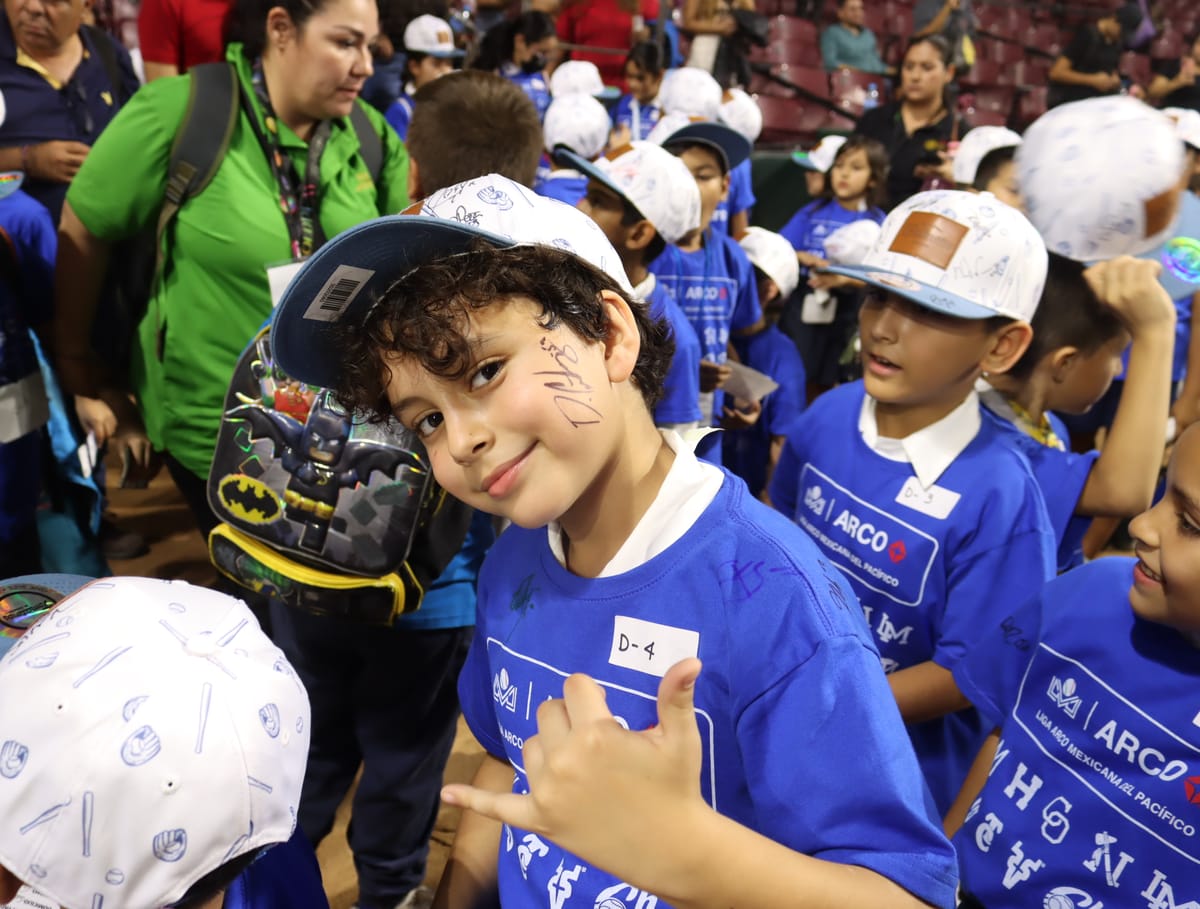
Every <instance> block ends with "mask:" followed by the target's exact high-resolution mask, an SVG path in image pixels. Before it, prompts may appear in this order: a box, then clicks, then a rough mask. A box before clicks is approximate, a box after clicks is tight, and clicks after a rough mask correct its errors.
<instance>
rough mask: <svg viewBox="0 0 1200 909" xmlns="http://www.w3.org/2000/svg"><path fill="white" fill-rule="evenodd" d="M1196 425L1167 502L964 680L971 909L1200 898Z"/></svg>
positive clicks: (1178, 449)
mask: <svg viewBox="0 0 1200 909" xmlns="http://www.w3.org/2000/svg"><path fill="white" fill-rule="evenodd" d="M1198 501H1200V428H1196V427H1194V426H1193V427H1191V428H1189V429H1187V430H1186V431H1184V433H1183V434H1182V436H1180V439H1179V441H1178V443H1177V444H1176V446H1175V450H1174V453H1173V454H1172V456H1171V462H1170V464H1169V466H1168V468H1167V490H1166V495H1165V496H1164V497H1163V498H1162V499H1161V500H1160V501H1159V502H1158V503H1157V504H1156V505H1155V506H1154V507H1153V508H1151V509H1150V510H1149V511H1147V512H1145V513H1143V514H1141V515H1139V516H1138V517H1136V518H1135V519H1134V520H1133V521H1132V522H1131V523H1130V526H1129V532H1130V535H1131V536H1132V537H1133V540H1134V553H1135V555H1136V558H1120V557H1109V558H1103V559H1097V560H1096V561H1094V562H1091V563H1089V564H1087V565H1084V566H1083V567H1081V568H1078V569H1076V570H1075V571H1071V572H1068V573H1067V574H1065V575H1062V576H1061V577H1059V578H1057V579H1056V580H1054V581H1052V582H1051V583H1050V584H1048V585H1047V586H1046V588H1045V589H1044V590H1043V591H1042V592H1041V593H1040V594H1039V595H1037V596H1035V597H1032V598H1031V599H1030V600H1028V601H1027V602H1026V603H1024V604H1022V605H1010V606H1009V608H1008V609H1006V610H1004V611H1002V612H1001V613H1000V614H999V615H998V617H997V618H996V619H995V620H994V621H992V622H991V623H990V624H989V625H988V626H987V627H986V629H985V631H984V633H983V634H982V635H980V636H979V638H978V639H977V640H976V641H975V642H974V643H973V644H972V646H971V647H970V648H969V649H968V651H967V654H966V656H965V658H964V659H963V660H962V662H960V663H959V664H958V666H957V667H956V668H955V670H954V675H955V680H956V681H957V682H958V685H959V687H960V688H961V689H962V692H963V693H964V694H965V695H966V696H967V697H969V698H970V699H971V701H972V702H973V703H974V704H975V705H976V706H977V708H978V710H979V712H980V713H981V714H982V715H983V717H984V718H985V720H986V721H987V723H988V724H989V726H992V727H995V731H993V732H992V734H991V735H990V736H989V737H988V739H987V741H986V743H985V745H984V747H983V748H982V749H981V750H980V752H979V755H978V757H977V759H976V761H975V764H974V766H973V767H972V770H971V775H970V778H969V779H968V780H967V783H966V785H965V786H964V787H963V790H962V792H961V793H960V795H959V797H958V799H957V800H956V801H955V804H954V807H953V809H952V810H951V813H950V815H949V816H948V817H947V819H946V828H947V830H948V831H950V832H952V833H954V843H955V846H956V847H957V851H958V856H959V863H960V868H961V870H962V883H963V889H964V891H965V892H964V899H963V902H962V903H961V905H962V906H963V907H979V906H987V907H988V909H1018V907H1021V909H1024V907H1027V906H1031V905H1032V906H1047V907H1064V909H1065V907H1068V906H1077V907H1085V906H1100V905H1102V904H1103V905H1105V906H1136V907H1139V909H1140V907H1143V906H1146V907H1152V909H1168V907H1179V909H1183V907H1185V906H1194V905H1196V904H1197V901H1200V883H1198V882H1200V876H1198V875H1197V873H1196V866H1197V864H1200V849H1198V848H1197V840H1196V830H1197V826H1198V825H1197V817H1196V815H1197V812H1196V804H1197V801H1200V796H1198V793H1200V776H1198V774H1197V770H1198V767H1200V760H1198V755H1200V723H1197V721H1196V702H1195V698H1194V696H1193V694H1194V692H1195V691H1196V683H1197V680H1198V677H1200V660H1198V659H1197V647H1198V646H1200V576H1198V575H1197V568H1198V567H1200V547H1198V544H1197V539H1200V510H1198V508H1197V502H1198Z"/></svg>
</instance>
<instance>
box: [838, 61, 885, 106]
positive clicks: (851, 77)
mask: <svg viewBox="0 0 1200 909" xmlns="http://www.w3.org/2000/svg"><path fill="white" fill-rule="evenodd" d="M872 85H874V86H875V90H876V91H877V92H878V93H879V103H880V104H883V103H885V102H886V101H887V100H888V97H887V82H886V80H885V79H884V78H883V76H880V75H877V74H875V73H863V72H859V71H858V70H853V69H838V70H834V71H833V72H832V73H830V74H829V97H830V99H831V100H832V101H833V103H834V104H836V105H838V106H839V107H840V108H841V109H842V110H844V111H846V112H848V113H850V114H852V115H854V116H855V117H857V116H858V115H859V114H861V113H862V111H863V102H864V101H865V100H866V98H867V93H868V92H869V91H870V89H871V86H872Z"/></svg>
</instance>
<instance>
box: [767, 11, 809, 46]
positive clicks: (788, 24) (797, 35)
mask: <svg viewBox="0 0 1200 909" xmlns="http://www.w3.org/2000/svg"><path fill="white" fill-rule="evenodd" d="M776 41H782V42H785V43H788V44H803V43H808V44H816V43H818V41H819V36H818V34H817V27H816V25H814V24H813V23H812V22H811V21H809V20H808V19H801V18H800V17H799V16H774V17H772V19H771V42H772V43H774V42H776Z"/></svg>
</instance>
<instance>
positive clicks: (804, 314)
mask: <svg viewBox="0 0 1200 909" xmlns="http://www.w3.org/2000/svg"><path fill="white" fill-rule="evenodd" d="M836 312H837V300H835V299H834V298H833V297H832V296H830V294H829V291H827V290H824V289H822V290H814V291H812V292H811V293H810V294H808V295H807V296H806V297H805V298H804V303H803V304H802V305H801V307H800V321H801V322H803V323H804V324H805V325H828V324H829V323H830V322H832V321H833V316H834V313H836Z"/></svg>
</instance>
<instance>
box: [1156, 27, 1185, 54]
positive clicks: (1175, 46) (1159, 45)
mask: <svg viewBox="0 0 1200 909" xmlns="http://www.w3.org/2000/svg"><path fill="white" fill-rule="evenodd" d="M1185 43H1186V40H1185V38H1184V36H1183V33H1182V32H1177V31H1165V32H1163V33H1162V34H1161V35H1159V36H1158V37H1157V38H1155V39H1154V41H1153V42H1151V44H1150V56H1151V57H1153V58H1154V59H1155V60H1174V59H1176V58H1177V57H1182V56H1183V53H1184V50H1185V47H1184V45H1185Z"/></svg>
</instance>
